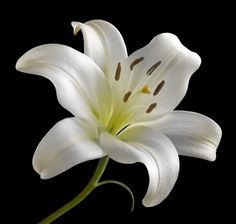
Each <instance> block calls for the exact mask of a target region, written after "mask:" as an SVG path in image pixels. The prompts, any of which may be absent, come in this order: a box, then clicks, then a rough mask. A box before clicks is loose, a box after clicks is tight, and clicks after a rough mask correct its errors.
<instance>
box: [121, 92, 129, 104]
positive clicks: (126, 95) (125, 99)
mask: <svg viewBox="0 0 236 224" xmlns="http://www.w3.org/2000/svg"><path fill="white" fill-rule="evenodd" d="M130 95H131V92H130V91H129V92H127V93H126V94H125V95H124V98H123V101H124V103H126V102H127V100H128V99H129V97H130Z"/></svg>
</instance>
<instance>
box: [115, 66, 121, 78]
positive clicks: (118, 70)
mask: <svg viewBox="0 0 236 224" xmlns="http://www.w3.org/2000/svg"><path fill="white" fill-rule="evenodd" d="M120 73H121V64H120V62H119V63H118V65H117V68H116V74H115V80H116V81H118V80H119V79H120Z"/></svg>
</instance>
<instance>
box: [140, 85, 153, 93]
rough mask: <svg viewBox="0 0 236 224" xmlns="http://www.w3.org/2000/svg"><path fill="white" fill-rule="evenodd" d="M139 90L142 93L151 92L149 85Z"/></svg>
mask: <svg viewBox="0 0 236 224" xmlns="http://www.w3.org/2000/svg"><path fill="white" fill-rule="evenodd" d="M141 92H142V93H144V94H150V93H151V89H150V87H149V86H147V85H145V86H144V87H143V88H142V89H141Z"/></svg>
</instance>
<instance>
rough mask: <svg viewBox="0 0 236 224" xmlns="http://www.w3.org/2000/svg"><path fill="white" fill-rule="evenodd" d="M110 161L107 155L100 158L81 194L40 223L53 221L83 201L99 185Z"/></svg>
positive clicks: (44, 223)
mask: <svg viewBox="0 0 236 224" xmlns="http://www.w3.org/2000/svg"><path fill="white" fill-rule="evenodd" d="M108 161H109V157H108V156H105V157H103V158H102V159H100V161H99V163H98V165H97V168H96V170H95V172H94V174H93V176H92V178H91V180H90V181H89V183H88V184H87V186H86V187H85V188H84V189H83V190H82V191H81V192H80V194H78V195H77V196H76V197H75V198H74V199H72V200H71V201H70V202H68V203H67V204H65V205H64V206H63V207H61V208H59V209H58V210H57V211H55V212H53V213H52V214H51V215H49V216H48V217H47V218H45V219H44V220H42V221H41V222H40V224H48V223H51V222H53V221H54V220H56V219H57V218H59V217H60V216H62V215H63V214H64V213H66V212H67V211H69V210H70V209H72V208H73V207H75V206H76V205H78V204H79V203H80V202H81V201H83V200H84V199H85V198H86V197H87V196H88V195H89V194H90V193H91V192H92V191H93V190H94V189H95V188H96V187H97V186H98V181H99V180H100V178H101V176H102V174H103V173H104V171H105V168H106V166H107V163H108Z"/></svg>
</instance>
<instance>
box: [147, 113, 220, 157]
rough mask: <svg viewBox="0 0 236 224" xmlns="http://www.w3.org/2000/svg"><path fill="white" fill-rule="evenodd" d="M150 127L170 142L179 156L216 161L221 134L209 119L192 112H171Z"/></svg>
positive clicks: (215, 124)
mask: <svg viewBox="0 0 236 224" xmlns="http://www.w3.org/2000/svg"><path fill="white" fill-rule="evenodd" d="M151 125H152V126H154V127H155V128H156V129H157V130H158V131H160V132H162V133H164V134H165V135H166V136H168V137H169V138H170V139H171V140H172V142H173V143H174V145H175V147H176V148H177V150H178V153H179V154H180V155H185V156H193V157H197V158H201V159H206V160H210V161H214V160H215V159H216V149H217V147H218V145H219V142H220V139H221V135H222V133H221V129H220V127H219V125H218V124H217V123H215V122H214V121H213V120H211V119H210V118H208V117H206V116H204V115H201V114H198V113H193V112H187V111H173V112H172V113H169V114H167V115H165V116H164V117H162V118H161V119H160V120H158V121H156V122H155V123H153V124H151Z"/></svg>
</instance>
